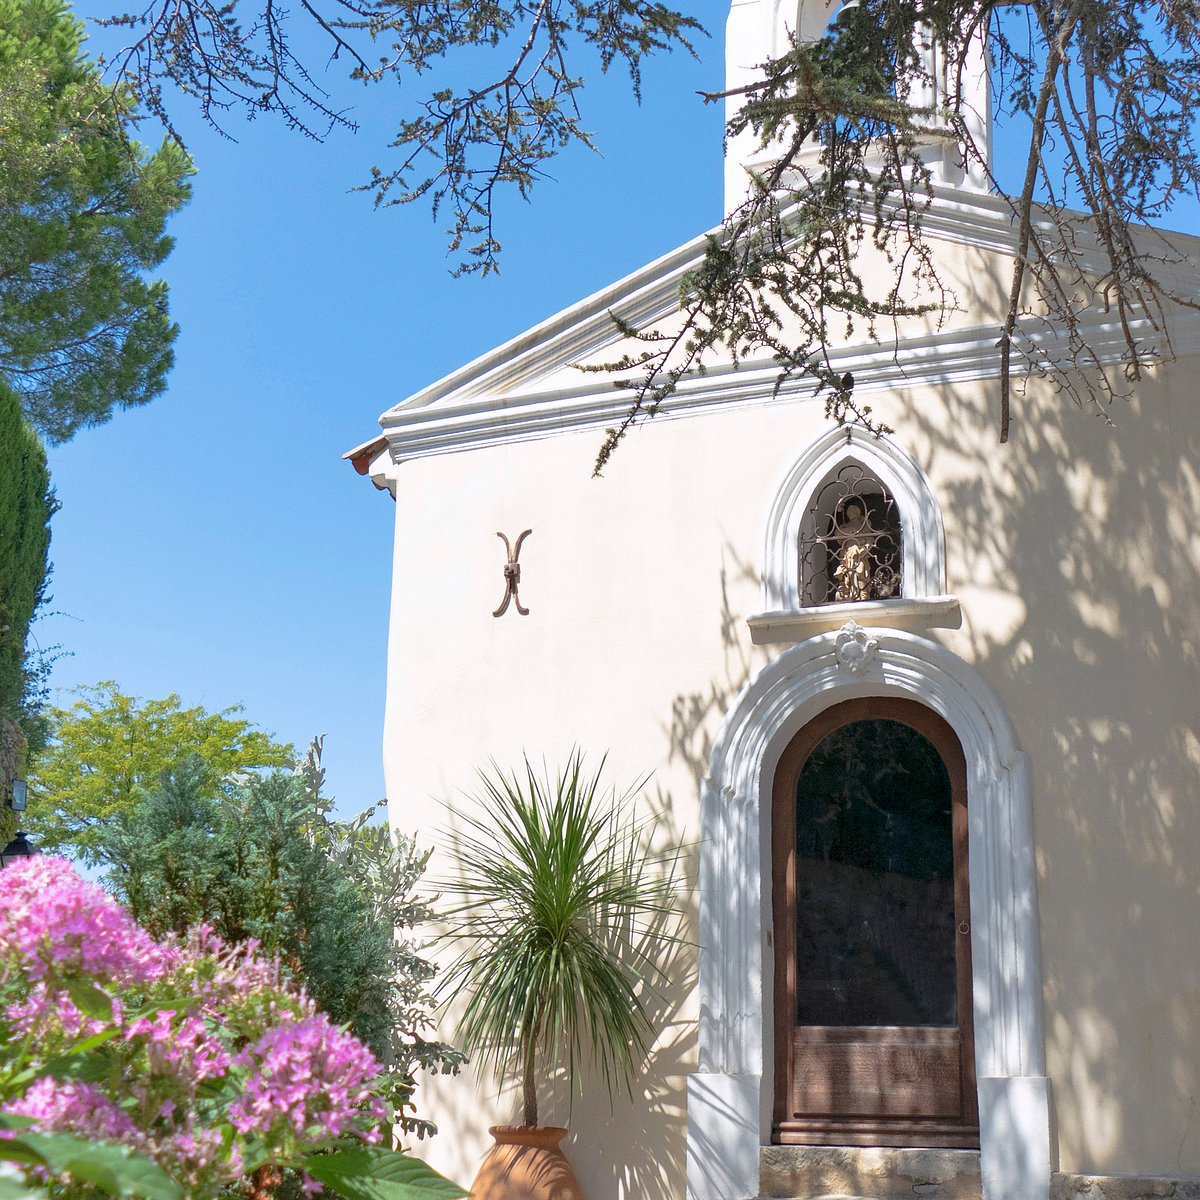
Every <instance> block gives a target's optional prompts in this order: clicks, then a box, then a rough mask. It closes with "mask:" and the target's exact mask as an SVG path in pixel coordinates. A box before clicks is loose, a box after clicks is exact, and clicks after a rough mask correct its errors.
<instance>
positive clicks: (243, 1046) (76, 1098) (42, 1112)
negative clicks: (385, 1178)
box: [0, 857, 461, 1198]
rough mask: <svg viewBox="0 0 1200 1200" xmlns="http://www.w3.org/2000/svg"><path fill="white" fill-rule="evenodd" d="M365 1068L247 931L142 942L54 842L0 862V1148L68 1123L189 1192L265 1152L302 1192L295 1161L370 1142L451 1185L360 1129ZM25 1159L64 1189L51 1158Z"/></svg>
mask: <svg viewBox="0 0 1200 1200" xmlns="http://www.w3.org/2000/svg"><path fill="white" fill-rule="evenodd" d="M379 1070H380V1068H379V1064H378V1063H377V1062H376V1061H375V1058H374V1056H373V1055H372V1054H371V1052H370V1051H369V1050H368V1049H367V1048H366V1047H365V1046H364V1045H363V1044H362V1043H361V1042H359V1041H358V1040H357V1039H356V1038H354V1037H353V1036H352V1035H350V1034H349V1033H347V1032H346V1031H345V1030H343V1029H341V1028H339V1027H337V1026H335V1025H334V1024H332V1023H331V1022H330V1021H329V1019H328V1018H327V1017H326V1016H325V1015H324V1014H322V1013H320V1012H318V1011H317V1009H316V1007H315V1005H314V1004H313V1002H312V1000H311V999H310V998H309V997H308V996H307V995H306V994H305V993H304V991H303V990H302V989H299V988H296V987H294V986H293V985H292V984H291V983H290V982H289V981H288V980H287V979H286V978H285V975H284V973H283V971H282V969H281V967H280V965H279V963H278V962H274V961H270V960H267V959H265V958H263V957H260V956H259V955H258V954H257V953H256V950H255V947H254V946H252V945H239V946H228V945H225V944H224V943H222V942H221V940H220V939H219V938H217V937H215V936H214V935H213V934H212V933H211V931H209V930H206V929H199V930H195V931H193V932H192V934H191V935H190V936H189V937H188V938H187V939H186V940H185V941H182V942H175V941H166V942H157V941H155V940H154V939H153V938H151V937H150V936H149V935H148V934H146V933H145V931H143V930H142V929H141V928H140V927H139V926H137V925H136V924H135V923H134V922H133V921H132V920H131V919H130V917H129V916H128V914H127V913H126V912H125V911H124V909H122V908H121V907H120V906H119V905H118V904H117V903H116V902H115V901H114V900H112V899H111V898H110V897H109V896H107V895H106V894H105V893H104V892H103V891H102V890H101V889H100V888H99V887H97V886H96V885H94V884H91V883H88V882H86V881H85V880H82V879H80V878H79V877H78V876H77V875H76V874H75V872H74V871H73V869H72V868H71V866H70V864H69V863H67V862H66V861H65V860H63V859H55V858H43V857H32V858H28V859H26V860H24V861H22V862H20V863H18V864H16V865H14V866H10V867H7V868H5V869H4V870H3V871H0V1119H2V1120H5V1123H6V1124H7V1125H8V1126H9V1129H8V1130H7V1132H6V1133H4V1134H3V1135H0V1157H5V1156H6V1155H5V1153H4V1148H5V1147H6V1146H12V1147H14V1148H15V1146H16V1142H17V1141H20V1140H21V1139H24V1140H25V1141H26V1142H29V1143H30V1144H33V1143H34V1142H36V1138H33V1139H31V1138H30V1137H29V1135H30V1134H34V1135H40V1134H51V1133H67V1134H72V1135H74V1136H75V1137H76V1138H81V1139H88V1140H91V1141H95V1142H100V1143H105V1144H112V1145H116V1146H121V1147H126V1148H127V1149H128V1150H129V1151H132V1152H134V1153H135V1154H136V1155H138V1156H142V1157H144V1158H148V1159H150V1160H151V1161H152V1162H154V1163H156V1164H158V1166H159V1167H161V1168H162V1170H163V1172H165V1173H166V1175H168V1176H170V1177H171V1179H172V1180H174V1181H175V1183H177V1184H178V1185H179V1188H180V1189H181V1190H180V1192H179V1194H180V1195H181V1196H186V1197H189V1198H190V1197H207V1196H215V1195H216V1194H217V1193H219V1192H220V1191H221V1190H222V1189H223V1188H226V1187H227V1186H228V1185H230V1184H232V1183H234V1182H235V1181H237V1180H238V1179H240V1178H241V1177H242V1176H243V1175H245V1174H246V1173H247V1172H250V1171H255V1170H257V1169H259V1168H266V1167H279V1166H291V1167H294V1168H295V1169H297V1170H300V1171H301V1172H303V1173H304V1175H305V1186H306V1188H308V1190H311V1191H317V1190H320V1184H319V1183H317V1182H316V1181H315V1180H313V1179H312V1178H311V1177H310V1172H317V1171H318V1167H319V1166H322V1165H323V1166H324V1167H326V1168H329V1169H332V1168H330V1164H335V1165H336V1163H337V1162H338V1161H340V1160H338V1159H337V1158H336V1156H334V1157H333V1158H330V1157H318V1158H314V1154H318V1153H319V1152H322V1151H328V1150H331V1149H336V1148H337V1147H339V1146H340V1147H342V1148H343V1149H344V1148H346V1147H347V1146H354V1145H358V1146H360V1147H362V1146H371V1147H373V1148H374V1149H373V1151H372V1157H371V1159H370V1161H371V1162H372V1163H374V1164H376V1165H378V1163H380V1162H382V1161H383V1159H382V1158H381V1156H384V1157H388V1156H390V1157H391V1158H395V1159H397V1160H402V1159H403V1160H404V1162H405V1163H406V1164H410V1163H411V1165H412V1166H413V1167H414V1168H417V1169H419V1171H420V1172H423V1175H422V1178H426V1181H427V1182H428V1183H429V1185H430V1192H429V1194H430V1195H431V1196H435V1195H436V1196H452V1195H461V1192H459V1191H458V1190H457V1189H454V1188H453V1186H452V1185H449V1184H446V1181H444V1180H441V1178H440V1176H435V1175H434V1174H433V1173H432V1172H428V1171H427V1170H426V1169H425V1168H421V1167H420V1165H419V1164H415V1163H412V1160H407V1159H404V1156H402V1155H400V1154H398V1153H397V1152H393V1151H390V1150H385V1149H384V1148H383V1147H381V1146H378V1145H377V1143H379V1141H380V1125H381V1122H382V1119H383V1116H384V1111H385V1110H384V1106H383V1104H382V1102H381V1100H380V1099H379V1098H378V1097H377V1096H376V1094H375V1091H374V1086H375V1084H376V1080H377V1076H378V1075H379ZM6 1118H7V1119H6ZM3 1138H7V1139H9V1140H8V1141H4V1140H3ZM14 1139H15V1140H14ZM39 1144H45V1145H49V1144H50V1143H39ZM8 1157H16V1156H15V1155H8ZM362 1159H363V1155H362V1153H361V1152H358V1154H357V1157H356V1158H355V1159H354V1161H355V1162H361V1161H362ZM47 1161H48V1160H47ZM314 1164H316V1165H314ZM388 1165H389V1169H393V1170H394V1169H395V1164H394V1163H391V1162H390V1159H389V1164H388ZM326 1173H327V1172H326ZM29 1174H30V1177H31V1178H33V1179H40V1180H42V1181H43V1182H45V1181H49V1182H51V1184H52V1186H54V1187H60V1188H61V1187H64V1186H65V1187H67V1189H68V1191H67V1192H66V1193H64V1194H69V1195H76V1194H78V1193H79V1186H80V1185H79V1181H77V1180H75V1181H72V1179H71V1177H70V1173H69V1171H68V1172H66V1173H65V1174H64V1173H63V1172H62V1171H59V1172H57V1173H56V1172H55V1171H53V1170H51V1169H50V1167H48V1166H47V1165H45V1164H43V1165H41V1166H37V1167H34V1168H33V1169H32V1170H30V1172H29ZM99 1178H103V1176H100V1177H99ZM94 1183H95V1181H94V1179H93V1180H90V1181H89V1184H88V1185H85V1186H84V1191H85V1192H86V1191H87V1187H88V1186H90V1185H93V1184H94ZM439 1185H440V1187H439ZM447 1188H449V1190H448V1191H447V1190H446V1189H447ZM338 1190H339V1191H340V1192H342V1193H343V1194H347V1193H349V1194H352V1193H353V1187H352V1186H351V1185H348V1184H347V1181H346V1180H344V1179H341V1178H340V1177H339V1179H338ZM144 1194H146V1195H150V1193H149V1192H146V1193H144Z"/></svg>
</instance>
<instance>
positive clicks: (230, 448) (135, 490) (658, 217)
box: [34, 0, 726, 811]
mask: <svg viewBox="0 0 1200 1200" xmlns="http://www.w3.org/2000/svg"><path fill="white" fill-rule="evenodd" d="M82 11H84V12H86V11H88V10H82ZM94 11H97V12H99V11H103V10H102V9H101V8H99V7H98V6H97V7H96V8H95V10H94ZM725 13H726V9H725V7H724V5H723V4H716V3H713V2H712V0H704V3H703V5H702V9H701V11H699V15H700V17H701V19H702V20H704V21H705V22H706V24H707V25H708V27H709V29H710V30H711V31H712V33H713V37H712V39H711V40H705V39H701V41H700V44H699V50H700V53H701V56H702V57H701V60H700V61H698V62H695V61H690V60H689V59H688V58H687V57H686V55H683V54H679V53H676V54H673V55H670V56H667V57H664V58H662V59H661V60H659V61H657V62H652V63H650V64H649V65H648V68H647V70H646V73H645V78H644V82H643V103H642V106H641V107H640V108H639V107H638V106H637V105H636V104H635V103H634V102H633V101H632V99H631V98H630V95H629V90H628V87H627V85H626V83H625V81H624V79H623V78H622V77H621V76H619V75H614V76H612V77H610V78H608V79H607V80H605V81H603V82H600V83H598V84H597V85H596V86H591V85H592V84H593V83H594V81H593V80H591V79H589V88H588V91H587V93H586V96H585V99H584V104H585V116H586V118H587V124H588V127H589V128H591V129H593V130H595V131H596V133H597V138H598V142H599V145H600V147H601V150H602V155H595V154H589V153H588V152H586V151H580V152H575V153H572V154H570V155H569V156H568V157H567V158H566V159H564V160H563V161H561V162H560V163H559V164H557V165H556V166H555V167H553V168H552V170H553V172H554V174H555V176H556V179H555V180H548V181H546V182H543V183H541V184H539V185H538V186H537V188H535V190H534V193H533V199H532V202H531V203H530V204H521V203H519V202H517V203H510V204H506V205H505V208H504V217H503V225H502V227H501V237H502V240H503V242H504V247H505V249H504V256H503V266H502V272H501V274H500V276H499V277H495V276H493V277H491V278H489V279H478V278H460V279H454V278H451V276H450V274H449V271H450V268H451V267H452V266H453V265H454V264H453V262H452V261H451V260H449V259H447V257H446V253H445V240H444V238H443V237H442V236H441V234H440V226H439V225H438V224H435V223H434V222H433V221H431V219H430V216H429V213H428V210H427V209H421V208H419V207H417V206H411V207H408V208H402V209H397V208H393V209H389V210H379V211H376V210H374V209H373V207H372V204H371V200H370V197H369V196H367V195H365V194H361V193H351V192H349V191H348V189H349V188H350V187H351V186H352V185H353V184H354V183H356V182H358V181H359V180H361V179H363V178H365V177H366V175H367V172H368V170H369V167H370V165H371V164H372V163H373V162H381V161H382V160H383V158H384V151H383V146H384V144H385V142H386V138H387V134H388V132H389V129H390V126H389V116H388V109H389V107H391V106H392V105H393V104H394V102H395V99H396V97H395V94H394V91H393V90H389V89H387V88H383V87H381V88H378V89H375V90H364V91H362V92H361V93H358V98H359V99H360V101H361V103H360V106H359V115H360V116H361V117H362V118H363V120H364V127H363V129H362V130H361V131H360V132H359V133H357V134H348V133H335V134H334V135H333V136H332V137H331V138H330V139H329V140H328V141H327V142H326V143H325V144H323V145H320V144H316V143H313V142H311V141H308V140H306V139H304V138H302V137H300V136H298V135H295V134H290V133H288V131H287V130H286V129H284V128H283V127H282V126H281V125H278V124H275V123H272V122H268V121H257V122H253V123H249V124H247V123H244V122H242V121H240V120H234V121H231V123H230V125H229V129H230V131H231V132H232V133H233V134H234V135H236V137H237V139H238V140H237V141H236V142H230V141H226V140H223V139H222V138H220V137H219V136H217V135H216V134H214V133H212V132H211V131H207V130H205V129H203V128H202V127H201V126H199V125H198V124H197V123H196V122H194V121H187V120H185V122H184V130H185V136H187V138H188V141H189V148H190V149H191V151H192V154H193V156H194V158H195V161H196V166H197V175H196V178H195V181H194V183H195V196H194V199H193V200H192V202H191V204H190V206H189V207H188V208H187V209H186V210H185V211H184V212H183V213H181V214H180V215H179V216H178V217H176V218H175V219H174V220H173V222H172V223H171V227H170V232H171V233H173V235H174V236H175V238H176V248H175V250H174V252H173V254H172V255H171V257H170V259H169V260H168V263H167V266H166V269H165V272H164V275H165V278H166V279H167V280H168V282H169V284H170V288H171V309H172V313H173V316H174V318H175V320H176V321H178V323H179V325H180V326H181V333H180V336H179V340H178V342H177V346H176V365H175V369H174V371H173V372H172V374H171V377H170V382H169V386H168V389H167V391H166V393H165V394H164V395H162V396H160V397H159V398H158V399H157V400H155V401H154V402H153V403H151V404H149V405H147V406H145V407H143V408H141V409H137V410H132V411H128V412H123V413H118V414H116V416H115V417H114V418H113V419H112V421H111V422H110V423H109V424H107V425H105V426H102V427H100V428H98V429H91V430H85V431H83V432H82V433H80V434H79V435H77V437H76V438H75V440H74V441H73V442H71V443H69V444H68V445H66V446H63V447H61V448H58V449H54V450H52V451H51V453H50V465H51V471H52V473H53V478H54V485H55V487H56V489H57V493H58V498H59V500H60V501H61V504H62V509H61V511H60V512H59V513H58V514H57V516H56V517H55V518H54V524H53V542H52V546H51V557H52V559H53V562H54V574H53V578H52V581H51V592H52V595H53V601H52V603H51V604H50V605H49V606H48V607H49V609H50V612H51V615H48V616H45V617H43V619H42V620H41V621H40V622H39V623H38V625H37V626H36V627H35V629H34V633H35V636H36V637H37V639H38V642H39V643H40V644H41V645H42V646H43V647H46V646H52V645H61V647H62V648H63V650H64V651H65V652H67V653H66V656H64V657H62V658H60V659H59V660H58V662H57V664H56V666H55V668H54V672H53V676H52V679H51V683H52V686H53V688H54V689H55V699H56V700H57V702H60V703H64V702H69V700H70V697H69V695H68V694H67V692H68V690H69V689H71V688H74V687H76V686H78V685H81V684H91V683H95V682H97V681H99V680H103V679H114V680H116V681H117V682H118V683H119V685H120V686H121V688H122V689H123V690H125V691H127V692H132V693H134V694H137V695H140V696H143V697H152V696H155V697H156V696H163V695H166V694H168V693H170V692H178V693H179V694H180V696H181V697H182V698H183V700H184V701H185V702H186V703H189V704H203V705H205V706H207V707H208V708H224V707H226V706H228V705H231V704H242V705H244V707H245V715H246V716H247V717H248V718H249V719H250V720H252V721H254V722H255V723H256V724H257V725H259V726H261V727H263V728H265V729H267V730H270V731H272V732H273V733H274V734H276V735H277V736H278V737H280V738H281V739H284V740H288V741H293V742H295V743H297V745H301V744H303V743H305V742H306V741H307V740H308V738H309V737H310V736H311V735H312V734H314V733H326V734H327V735H328V738H327V741H326V747H325V765H326V768H327V770H328V773H329V775H328V779H329V790H330V792H331V793H332V794H333V795H335V796H336V797H338V799H339V807H341V808H342V809H343V810H345V811H357V810H358V809H359V808H361V807H365V806H366V805H367V804H368V803H371V802H373V801H374V800H376V799H377V798H379V797H380V796H382V794H383V772H382V767H381V739H382V722H383V704H384V679H385V672H384V665H385V652H386V644H387V611H388V593H389V580H390V571H391V535H392V523H393V520H394V516H395V508H394V505H393V503H392V501H391V499H390V498H389V497H388V496H387V495H386V494H384V493H381V492H378V491H376V490H375V489H374V488H373V487H372V486H371V485H370V483H369V482H368V481H367V480H365V479H362V478H360V477H359V476H357V475H356V474H355V473H354V471H353V470H352V468H351V467H350V466H349V464H348V463H345V462H343V461H341V454H342V452H343V451H345V450H347V449H349V448H350V447H351V446H354V445H356V444H358V443H359V442H362V441H365V440H366V439H368V438H370V437H372V436H374V434H375V433H377V432H378V424H377V419H378V416H379V414H380V413H381V412H382V411H383V410H384V409H385V408H387V407H389V406H390V405H392V404H394V403H396V402H397V401H399V400H402V399H403V398H404V397H406V396H407V395H409V394H411V393H412V392H414V391H416V390H417V389H418V388H420V387H422V386H424V385H425V384H427V383H430V382H431V381H433V380H435V379H437V378H438V377H440V376H441V375H443V374H445V373H446V372H448V371H450V370H452V369H454V368H455V367H457V366H459V365H460V364H462V363H464V362H466V361H468V360H469V359H471V358H473V357H475V356H476V355H477V354H480V353H482V352H483V351H485V350H487V349H489V348H491V347H492V346H494V345H496V344H497V343H499V342H501V341H504V340H505V339H507V338H509V337H511V336H513V335H515V334H517V333H519V332H521V331H522V330H523V329H525V328H527V327H528V326H530V325H532V324H534V323H535V322H537V321H539V320H541V319H543V318H544V317H546V316H549V315H550V314H552V313H553V312H555V311H557V310H558V309H560V308H562V307H564V306H566V305H568V304H570V303H572V302H574V301H575V300H578V299H580V298H582V297H583V296H585V295H587V294H588V293H590V292H592V291H594V290H596V289H597V288H599V287H602V286H603V285H605V284H607V283H609V282H611V281H613V280H615V279H617V278H619V277H620V276H622V275H623V274H625V273H626V272H628V271H630V270H632V269H634V268H635V267H637V266H640V265H641V264H642V263H644V262H646V261H648V260H650V259H652V258H654V257H656V256H658V255H659V254H662V253H664V252H665V251H667V250H669V249H671V248H672V247H673V246H675V245H677V244H678V243H680V242H682V241H684V240H686V239H687V238H690V237H692V236H694V235H695V234H697V233H699V232H701V231H702V230H704V229H706V228H708V227H709V226H711V225H713V224H715V223H716V222H717V221H718V220H719V219H720V215H721V213H720V204H721V200H720V185H721V134H722V129H721V121H720V112H719V110H718V109H717V108H715V107H714V106H704V105H702V104H701V102H700V100H699V98H698V97H697V95H696V91H697V90H698V89H701V88H713V87H718V86H720V83H721V78H722V75H723V65H722V52H723V42H722V37H721V34H722V28H723V25H724V19H725ZM100 37H101V34H96V35H94V38H93V41H92V43H91V44H90V45H91V48H92V51H93V53H94V52H95V50H96V47H97V46H98V44H99V39H100ZM598 486H602V485H598ZM401 502H402V501H401Z"/></svg>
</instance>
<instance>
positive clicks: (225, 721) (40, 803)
mask: <svg viewBox="0 0 1200 1200" xmlns="http://www.w3.org/2000/svg"><path fill="white" fill-rule="evenodd" d="M76 697H77V698H76V700H75V702H74V703H73V704H72V705H71V707H70V708H59V707H55V708H52V709H50V710H49V711H48V713H47V716H48V718H49V721H50V726H51V739H50V741H49V743H48V745H47V746H46V747H45V749H43V750H42V751H41V753H39V754H38V755H36V756H35V757H34V759H33V760H32V762H31V763H30V768H29V810H28V812H29V822H28V827H29V829H30V831H31V832H33V833H35V834H36V835H37V839H38V844H39V846H40V847H41V848H42V849H44V850H58V851H60V852H62V851H67V852H70V853H72V854H74V855H77V856H78V857H80V858H82V859H83V860H84V861H85V862H89V863H92V864H95V863H96V862H97V861H98V854H99V847H100V846H101V845H102V843H103V841H104V836H105V833H104V831H105V826H106V824H108V823H110V822H113V821H117V820H120V819H122V818H123V817H126V816H128V814H130V813H131V812H132V811H133V810H134V808H135V807H136V806H137V803H138V801H139V799H140V795H141V792H142V790H143V789H144V788H147V787H152V786H154V784H155V783H156V782H157V780H158V779H159V777H160V776H161V774H162V772H163V771H165V770H167V769H169V768H171V767H173V766H175V764H177V763H179V762H181V761H182V760H183V759H185V758H187V757H188V756H189V755H191V754H195V755H196V756H197V757H198V758H199V759H200V761H201V762H202V763H203V764H204V766H205V767H206V768H207V769H208V770H209V771H210V772H211V773H212V775H213V777H214V778H216V779H225V778H227V777H228V776H230V775H232V774H234V773H236V772H246V771H255V770H260V769H262V768H268V767H283V766H289V765H290V764H291V762H292V759H293V757H294V752H293V750H292V747H291V746H288V745H283V744H280V743H278V742H276V741H274V740H273V739H272V738H271V737H270V735H268V734H266V733H264V732H263V731H262V730H261V729H256V728H255V727H254V726H253V725H252V724H251V723H250V722H249V721H247V720H244V719H243V718H242V717H241V716H240V715H239V714H240V713H241V711H242V710H241V708H239V707H236V706H235V707H231V708H225V709H221V710H220V711H219V712H208V711H207V710H206V709H204V708H202V707H201V706H199V705H196V706H194V707H191V708H184V707H183V705H182V703H181V701H180V699H179V697H178V696H177V695H170V696H166V697H164V698H163V699H161V700H141V699H139V698H138V697H136V696H128V695H126V694H124V693H123V692H121V691H120V690H119V688H118V687H117V685H116V684H115V683H114V682H112V681H111V680H109V681H107V682H104V683H99V684H96V685H95V686H94V687H85V688H80V689H78V691H77V692H76Z"/></svg>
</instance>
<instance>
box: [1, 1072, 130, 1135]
mask: <svg viewBox="0 0 1200 1200" xmlns="http://www.w3.org/2000/svg"><path fill="white" fill-rule="evenodd" d="M3 1111H4V1112H6V1113H12V1114H14V1115H15V1116H19V1117H31V1118H32V1119H33V1120H34V1121H36V1122H37V1124H38V1127H39V1128H42V1129H60V1130H64V1131H67V1132H69V1133H73V1134H75V1135H76V1137H84V1138H95V1139H97V1140H98V1141H106V1142H123V1143H125V1144H126V1145H137V1144H138V1143H139V1142H140V1141H141V1140H142V1138H141V1136H140V1133H139V1131H138V1127H137V1126H136V1125H135V1124H134V1123H133V1121H132V1120H131V1119H130V1118H129V1116H128V1115H127V1114H126V1113H124V1112H122V1111H121V1109H119V1108H118V1107H117V1106H116V1105H115V1104H114V1103H113V1102H112V1101H111V1100H110V1099H109V1098H108V1097H107V1096H106V1095H105V1094H104V1093H103V1092H102V1091H101V1090H100V1089H99V1088H98V1087H96V1086H95V1085H94V1084H90V1083H74V1082H71V1081H70V1080H67V1081H59V1080H55V1079H38V1080H36V1081H35V1082H34V1083H32V1084H31V1085H30V1086H29V1087H28V1088H27V1089H26V1091H25V1094H24V1095H23V1096H20V1097H18V1098H17V1099H16V1100H10V1101H9V1102H8V1103H7V1104H6V1105H4V1109H3Z"/></svg>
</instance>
